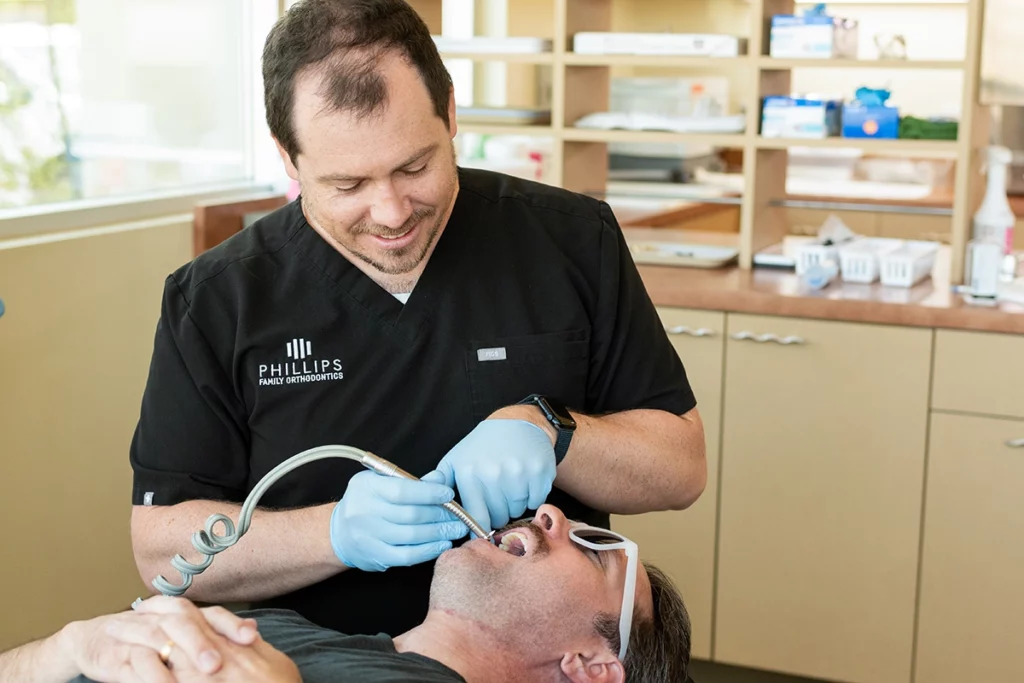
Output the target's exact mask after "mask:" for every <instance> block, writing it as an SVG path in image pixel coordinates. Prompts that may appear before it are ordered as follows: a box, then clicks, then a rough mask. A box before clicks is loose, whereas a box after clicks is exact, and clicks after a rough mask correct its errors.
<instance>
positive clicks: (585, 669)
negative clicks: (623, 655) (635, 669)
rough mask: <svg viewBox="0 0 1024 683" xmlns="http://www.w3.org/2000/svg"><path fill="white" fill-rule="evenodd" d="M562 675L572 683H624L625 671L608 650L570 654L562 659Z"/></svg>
mask: <svg viewBox="0 0 1024 683" xmlns="http://www.w3.org/2000/svg"><path fill="white" fill-rule="evenodd" d="M561 668H562V673H563V674H565V677H566V678H568V679H569V680H570V681H572V683H624V681H625V680H626V670H625V669H623V668H622V663H621V662H619V658H618V657H616V656H615V655H613V654H612V653H611V652H609V651H608V650H605V649H602V650H601V651H599V652H596V653H591V654H584V653H581V652H570V653H567V654H566V655H565V656H564V657H562V661H561Z"/></svg>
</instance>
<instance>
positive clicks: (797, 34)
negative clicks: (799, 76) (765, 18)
mask: <svg viewBox="0 0 1024 683" xmlns="http://www.w3.org/2000/svg"><path fill="white" fill-rule="evenodd" d="M858 33H859V31H858V25H857V22H856V21H854V20H851V19H840V18H839V17H827V16H822V15H817V14H810V15H802V16H794V15H789V14H779V15H776V16H774V17H772V29H771V38H770V42H769V52H768V53H769V54H770V55H771V56H772V57H784V58H790V59H856V58H857V40H858Z"/></svg>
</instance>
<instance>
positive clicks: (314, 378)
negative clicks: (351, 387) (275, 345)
mask: <svg viewBox="0 0 1024 683" xmlns="http://www.w3.org/2000/svg"><path fill="white" fill-rule="evenodd" d="M284 356H285V361H284V362H283V363H260V367H259V385H260V386H261V387H267V386H276V385H284V384H308V383H311V382H333V381H336V380H339V379H344V378H345V373H344V372H342V367H341V360H340V359H338V358H331V359H328V358H315V357H314V356H313V343H312V342H311V341H309V340H308V339H292V340H291V341H289V342H288V343H287V344H285V347H284Z"/></svg>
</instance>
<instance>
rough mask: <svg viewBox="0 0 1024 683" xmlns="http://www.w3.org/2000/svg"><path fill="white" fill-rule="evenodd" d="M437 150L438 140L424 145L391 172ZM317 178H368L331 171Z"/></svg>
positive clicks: (340, 180) (324, 180) (341, 180)
mask: <svg viewBox="0 0 1024 683" xmlns="http://www.w3.org/2000/svg"><path fill="white" fill-rule="evenodd" d="M435 151H437V143H436V142H435V143H434V144H432V145H427V146H426V147H424V148H423V149H421V150H419V151H417V152H416V153H415V154H413V155H412V156H410V157H409V158H408V159H406V160H405V161H403V162H402V163H400V164H399V165H398V166H395V167H394V168H393V169H391V173H396V172H398V171H400V170H402V169H403V168H405V167H406V166H408V165H409V164H414V163H416V162H417V161H419V160H420V159H422V158H423V157H425V156H427V155H429V154H433V153H434V152H435ZM317 180H318V181H319V182H321V183H351V182H355V181H359V180H366V177H365V176H354V175H346V174H344V173H329V174H327V175H322V176H320V177H318V178H317Z"/></svg>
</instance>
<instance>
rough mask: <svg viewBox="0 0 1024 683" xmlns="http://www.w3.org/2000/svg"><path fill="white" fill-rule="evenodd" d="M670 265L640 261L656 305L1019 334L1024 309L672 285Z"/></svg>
mask: <svg viewBox="0 0 1024 683" xmlns="http://www.w3.org/2000/svg"><path fill="white" fill-rule="evenodd" d="M672 270H675V269H673V268H669V267H659V266H641V267H640V273H641V277H642V278H643V279H644V282H645V284H646V285H647V287H648V291H649V293H650V296H651V299H652V300H653V301H654V303H655V305H657V306H672V307H678V308H692V309H699V310H708V311H724V312H726V313H749V314H753V315H770V316H782V317H792V318H810V319H816V320H832V321H837V322H853V323H872V324H879V325H902V326H906V327H923V328H936V329H953V330H967V331H977V332H998V333H1004V334H1024V314H1019V313H1012V312H1007V311H1001V310H998V309H988V308H973V307H968V306H966V305H954V306H952V307H941V306H925V305H920V304H914V303H890V302H884V301H877V300H871V301H858V300H855V299H835V298H829V296H828V293H827V290H826V291H825V292H823V293H822V294H821V295H820V296H815V295H813V294H808V295H803V296H797V295H790V294H779V293H775V292H765V291H758V290H754V289H748V290H744V291H736V290H733V289H727V288H714V287H712V286H706V287H705V286H692V285H688V283H686V282H684V281H681V282H680V283H679V284H678V285H676V286H666V283H667V282H669V281H670V280H672V279H673V278H672V276H671V273H666V272H659V271H672ZM740 277H745V278H747V279H748V280H749V277H750V275H749V274H747V275H745V276H744V275H743V274H741V275H740ZM748 286H749V285H748Z"/></svg>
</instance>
